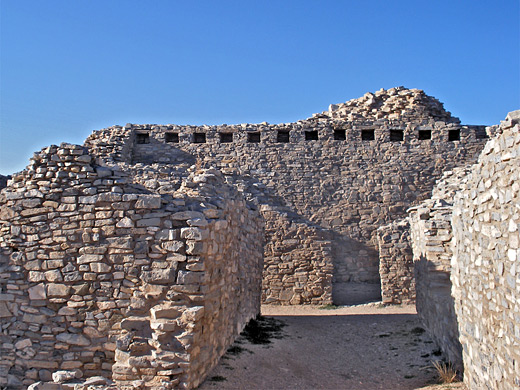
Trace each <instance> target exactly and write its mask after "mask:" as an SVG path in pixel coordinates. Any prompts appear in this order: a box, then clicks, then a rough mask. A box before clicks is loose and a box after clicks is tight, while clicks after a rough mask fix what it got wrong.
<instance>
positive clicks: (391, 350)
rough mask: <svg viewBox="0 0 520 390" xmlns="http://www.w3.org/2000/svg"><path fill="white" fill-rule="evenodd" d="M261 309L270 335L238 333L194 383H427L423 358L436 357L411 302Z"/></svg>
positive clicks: (391, 387)
mask: <svg viewBox="0 0 520 390" xmlns="http://www.w3.org/2000/svg"><path fill="white" fill-rule="evenodd" d="M262 315H263V316H265V317H266V320H265V321H264V322H263V323H262V324H261V325H263V326H264V328H267V330H269V329H270V330H271V331H272V332H271V334H270V343H269V344H253V343H252V342H251V341H250V340H249V341H248V340H247V338H246V337H244V336H241V337H240V338H239V340H237V343H235V344H234V345H233V347H232V348H230V350H229V351H228V353H227V354H226V355H225V356H224V357H223V359H222V360H221V362H220V364H219V365H218V366H217V367H216V368H215V369H214V370H213V372H212V373H211V374H210V375H209V377H208V379H207V380H206V381H205V382H204V383H203V384H202V385H201V386H200V387H199V389H200V390H215V389H244V390H245V389H280V390H281V389H299V390H303V389H352V390H355V389H374V390H376V389H385V390H387V389H388V390H400V389H403V390H404V389H418V388H422V387H424V386H427V385H428V384H432V383H435V377H436V374H435V371H434V370H433V368H431V361H432V360H439V359H440V358H441V357H440V356H436V355H439V353H438V351H436V347H435V345H434V344H433V343H432V341H431V339H430V338H429V337H428V336H427V335H426V333H425V332H424V330H423V329H422V327H421V325H420V323H419V321H418V319H417V315H416V313H415V308H414V307H413V306H396V307H382V306H381V305H379V304H368V305H362V306H352V307H342V308H339V309H335V310H323V309H321V310H320V309H318V308H317V307H308V306H286V307H275V306H265V307H263V308H262ZM277 325H279V326H277ZM277 327H279V328H280V329H276V328H277ZM250 339H251V337H250ZM253 341H255V340H253ZM256 341H258V340H256Z"/></svg>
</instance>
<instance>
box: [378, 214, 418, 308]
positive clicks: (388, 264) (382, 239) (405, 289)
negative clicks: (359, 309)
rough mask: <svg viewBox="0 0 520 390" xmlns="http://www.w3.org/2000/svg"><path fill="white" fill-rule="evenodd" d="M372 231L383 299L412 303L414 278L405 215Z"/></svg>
mask: <svg viewBox="0 0 520 390" xmlns="http://www.w3.org/2000/svg"><path fill="white" fill-rule="evenodd" d="M376 234H377V242H378V246H379V275H380V277H381V298H382V301H383V303H385V304H403V303H405V304H410V303H414V302H415V278H414V264H413V254H412V248H411V245H410V224H409V222H408V219H404V220H401V221H396V222H393V223H391V224H389V225H386V226H382V227H380V228H379V229H377V231H376Z"/></svg>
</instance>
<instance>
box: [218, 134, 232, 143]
mask: <svg viewBox="0 0 520 390" xmlns="http://www.w3.org/2000/svg"><path fill="white" fill-rule="evenodd" d="M219 134H220V142H221V143H223V144H227V143H230V142H233V133H219Z"/></svg>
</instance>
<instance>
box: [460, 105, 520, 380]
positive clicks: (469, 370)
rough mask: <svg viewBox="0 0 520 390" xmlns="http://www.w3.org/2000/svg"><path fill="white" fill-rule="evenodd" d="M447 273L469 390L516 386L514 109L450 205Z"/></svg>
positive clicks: (519, 251)
mask: <svg viewBox="0 0 520 390" xmlns="http://www.w3.org/2000/svg"><path fill="white" fill-rule="evenodd" d="M452 227H453V252H454V254H453V258H452V274H451V280H452V283H453V296H454V299H455V310H456V313H457V319H458V323H459V330H460V341H461V343H462V347H463V360H464V382H466V384H467V385H468V386H469V387H470V388H472V389H518V388H520V110H519V111H514V112H511V113H509V114H508V116H507V118H506V120H505V121H503V122H502V123H501V125H500V128H499V129H498V131H497V132H496V137H495V138H493V139H491V140H490V141H489V142H488V143H487V144H486V146H485V148H484V150H483V151H482V153H481V155H480V157H479V160H478V163H476V164H475V165H473V166H472V167H471V172H470V175H469V177H468V180H467V181H466V182H465V183H463V184H462V186H461V190H460V191H459V192H458V193H457V195H456V196H455V200H454V205H453V221H452Z"/></svg>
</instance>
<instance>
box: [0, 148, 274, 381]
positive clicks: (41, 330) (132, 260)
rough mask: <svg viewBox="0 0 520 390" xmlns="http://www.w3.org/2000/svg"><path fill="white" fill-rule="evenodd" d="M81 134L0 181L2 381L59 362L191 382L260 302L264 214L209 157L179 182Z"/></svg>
mask: <svg viewBox="0 0 520 390" xmlns="http://www.w3.org/2000/svg"><path fill="white" fill-rule="evenodd" d="M132 176H133V175H131V172H130V171H128V170H124V169H121V166H116V165H113V166H109V167H101V166H97V165H95V164H93V162H92V158H91V156H90V155H89V154H88V153H87V150H86V149H85V148H83V147H81V146H75V145H67V144H63V145H62V146H61V147H56V146H51V147H49V148H46V149H44V150H42V152H40V153H38V154H35V157H34V158H33V159H32V162H31V164H30V165H29V167H28V168H27V169H26V170H25V171H23V172H21V173H20V174H17V175H14V177H13V179H12V183H11V184H10V185H8V187H7V188H6V189H4V190H2V192H1V193H0V233H1V234H0V250H1V256H0V329H1V333H0V355H1V356H2V359H1V360H0V385H1V386H5V385H9V386H10V387H11V388H22V387H26V386H27V385H28V384H30V383H33V382H35V381H36V380H44V381H46V380H49V379H50V375H51V372H53V371H56V370H58V369H65V370H75V371H76V373H77V376H85V377H88V376H94V375H104V376H107V377H113V379H115V380H116V381H118V382H119V383H121V384H125V383H128V382H130V381H132V380H143V381H144V382H143V383H145V386H146V387H154V386H157V385H159V384H160V383H161V382H168V383H169V385H167V386H170V387H172V386H178V387H184V388H192V387H194V386H196V385H197V384H198V383H199V382H200V381H201V380H203V379H204V376H205V375H206V374H207V373H208V372H209V370H210V369H211V368H212V367H213V366H214V365H215V364H216V362H217V361H218V359H219V357H220V356H221V355H222V354H223V353H224V352H225V350H226V348H227V347H228V346H229V345H230V344H231V343H232V341H233V339H234V337H235V336H236V335H237V334H238V333H239V332H240V331H241V329H242V328H243V326H244V325H245V324H246V322H247V321H248V320H249V319H250V318H252V317H254V316H256V315H257V314H258V313H259V311H260V293H261V287H260V285H261V272H262V258H263V240H264V233H263V223H262V222H261V218H260V217H259V214H258V212H257V211H255V210H252V209H251V208H249V207H248V206H247V205H246V203H245V201H244V200H243V198H242V197H241V196H240V195H239V193H238V192H237V191H236V190H235V189H234V188H232V187H229V186H227V185H225V183H224V178H223V177H222V175H221V174H220V173H219V172H218V171H214V170H205V171H200V170H199V171H197V172H191V173H189V176H188V177H187V179H186V180H184V181H183V183H181V186H180V188H179V189H178V191H176V192H169V193H162V194H158V193H154V192H150V191H149V190H147V189H146V188H145V187H144V186H140V185H136V184H134V183H132Z"/></svg>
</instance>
